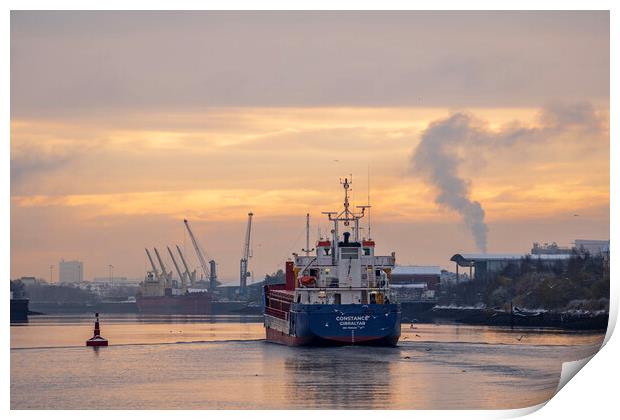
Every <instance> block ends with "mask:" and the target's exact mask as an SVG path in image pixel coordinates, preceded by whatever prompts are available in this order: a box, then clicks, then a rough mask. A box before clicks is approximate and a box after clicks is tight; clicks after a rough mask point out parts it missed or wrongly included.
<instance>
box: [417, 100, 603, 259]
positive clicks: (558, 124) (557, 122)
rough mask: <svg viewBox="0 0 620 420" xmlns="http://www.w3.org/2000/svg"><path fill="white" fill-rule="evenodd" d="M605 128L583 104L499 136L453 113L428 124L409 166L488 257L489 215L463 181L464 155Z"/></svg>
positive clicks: (553, 110)
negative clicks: (457, 216) (571, 132)
mask: <svg viewBox="0 0 620 420" xmlns="http://www.w3.org/2000/svg"><path fill="white" fill-rule="evenodd" d="M601 128H602V125H601V121H600V120H599V118H598V116H597V114H596V113H595V112H594V109H593V107H592V106H591V105H590V104H584V103H580V104H573V105H568V106H557V105H556V106H552V107H548V108H545V109H544V110H542V112H541V113H540V116H539V121H538V124H537V125H536V126H535V127H526V126H524V125H522V124H520V123H518V122H514V123H511V124H510V125H509V126H506V127H504V128H502V129H500V130H497V131H494V130H491V129H490V128H489V127H488V125H487V124H485V123H484V122H482V121H480V120H477V119H476V118H474V117H473V116H472V115H470V114H468V113H455V114H452V115H451V116H450V117H448V118H446V119H442V120H438V121H434V122H432V123H431V124H429V126H428V127H427V128H426V130H424V132H423V133H422V141H421V142H420V143H419V145H418V146H417V148H416V149H415V151H414V153H413V156H412V158H411V161H412V165H413V170H414V174H416V175H418V176H421V177H422V178H423V179H425V180H426V181H427V182H429V183H430V184H431V185H432V186H433V187H435V189H436V192H437V195H436V197H435V202H436V203H437V204H439V205H440V206H442V207H444V208H447V209H450V210H453V211H456V212H458V213H459V214H460V215H461V216H462V218H463V222H464V223H465V225H466V226H467V228H468V229H469V230H470V232H471V234H472V236H473V239H474V241H475V243H476V246H477V247H478V249H479V250H480V251H482V252H486V250H487V234H488V231H489V228H488V226H487V224H486V223H485V221H484V218H485V212H484V209H483V208H482V205H481V204H480V202H478V201H475V200H472V199H471V198H470V188H469V183H468V182H467V181H466V180H465V179H463V178H462V177H461V176H460V175H459V169H460V167H461V164H462V161H463V158H462V157H461V155H462V154H463V153H464V154H466V155H467V156H469V157H471V158H477V156H480V155H483V152H485V151H487V150H489V149H493V148H497V147H511V146H513V145H514V144H516V143H521V142H525V141H528V142H533V141H545V140H546V139H548V138H551V137H553V136H557V135H560V134H562V133H563V132H565V131H566V130H568V129H578V130H580V131H581V132H582V133H584V134H590V135H593V134H596V132H598V131H600V130H601Z"/></svg>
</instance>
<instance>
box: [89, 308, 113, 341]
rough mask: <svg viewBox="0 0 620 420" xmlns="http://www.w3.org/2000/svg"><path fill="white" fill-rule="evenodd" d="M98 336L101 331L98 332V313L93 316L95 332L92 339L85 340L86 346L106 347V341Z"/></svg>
mask: <svg viewBox="0 0 620 420" xmlns="http://www.w3.org/2000/svg"><path fill="white" fill-rule="evenodd" d="M100 334H101V331H100V330H99V313H96V314H95V331H94V333H93V336H92V338H90V339H88V340H86V345H87V346H89V347H99V346H107V345H108V340H106V339H105V338H103V337H102V336H101V335H100Z"/></svg>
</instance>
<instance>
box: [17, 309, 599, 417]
mask: <svg viewBox="0 0 620 420" xmlns="http://www.w3.org/2000/svg"><path fill="white" fill-rule="evenodd" d="M92 328H93V319H92V317H90V316H36V317H31V319H30V321H29V322H28V323H24V324H11V408H12V409H338V408H345V409H455V408H456V409H508V408H522V407H527V406H532V405H535V404H539V403H541V402H544V401H546V400H548V399H549V398H551V397H552V396H553V394H554V391H555V389H556V387H557V384H558V380H559V377H560V370H561V364H562V362H565V361H571V360H577V359H582V358H584V357H587V356H589V355H591V354H593V353H595V352H596V351H597V350H598V348H599V347H600V345H601V343H602V340H603V337H604V334H603V333H581V332H562V331H557V330H556V331H553V330H544V329H515V330H510V328H498V327H480V326H463V325H433V324H416V325H408V324H404V325H403V329H402V331H403V333H402V336H401V341H400V343H399V345H398V347H396V348H374V347H358V346H346V347H335V348H289V347H285V346H281V345H277V344H271V343H267V342H265V341H264V331H263V326H262V323H261V321H260V318H252V317H244V318H241V317H226V316H222V317H213V318H209V317H191V316H175V317H169V316H136V315H123V316H112V315H109V316H104V317H102V319H101V328H102V335H103V336H104V337H106V338H107V339H108V340H109V341H110V346H109V347H107V348H100V349H93V348H88V347H85V346H84V344H85V340H86V339H88V338H90V336H91V335H92Z"/></svg>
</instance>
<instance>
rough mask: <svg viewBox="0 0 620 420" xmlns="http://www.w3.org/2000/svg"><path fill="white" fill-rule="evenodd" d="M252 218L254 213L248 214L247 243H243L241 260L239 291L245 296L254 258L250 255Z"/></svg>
mask: <svg viewBox="0 0 620 420" xmlns="http://www.w3.org/2000/svg"><path fill="white" fill-rule="evenodd" d="M252 216H254V213H252V212H250V213H248V224H247V226H246V229H245V241H244V243H243V254H242V257H241V260H240V261H239V289H240V293H241V294H242V295H244V294H245V293H246V287H247V285H248V283H247V282H248V277H249V276H250V272H249V261H250V258H251V257H252V256H251V255H250V238H251V234H252Z"/></svg>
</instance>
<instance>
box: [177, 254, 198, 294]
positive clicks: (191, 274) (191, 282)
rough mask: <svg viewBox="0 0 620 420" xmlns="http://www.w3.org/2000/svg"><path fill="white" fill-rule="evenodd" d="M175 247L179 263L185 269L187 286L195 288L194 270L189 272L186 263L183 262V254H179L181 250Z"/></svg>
mask: <svg viewBox="0 0 620 420" xmlns="http://www.w3.org/2000/svg"><path fill="white" fill-rule="evenodd" d="M176 247H177V251H178V253H179V257H181V262H182V263H183V267H185V273H183V274H185V275H187V277H188V278H189V284H190V286H191V287H192V288H194V287H196V270H194V271H192V272H191V273H190V272H189V266H188V265H187V262H186V261H185V257H184V256H183V253H182V252H181V248H179V246H178V245H176Z"/></svg>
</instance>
